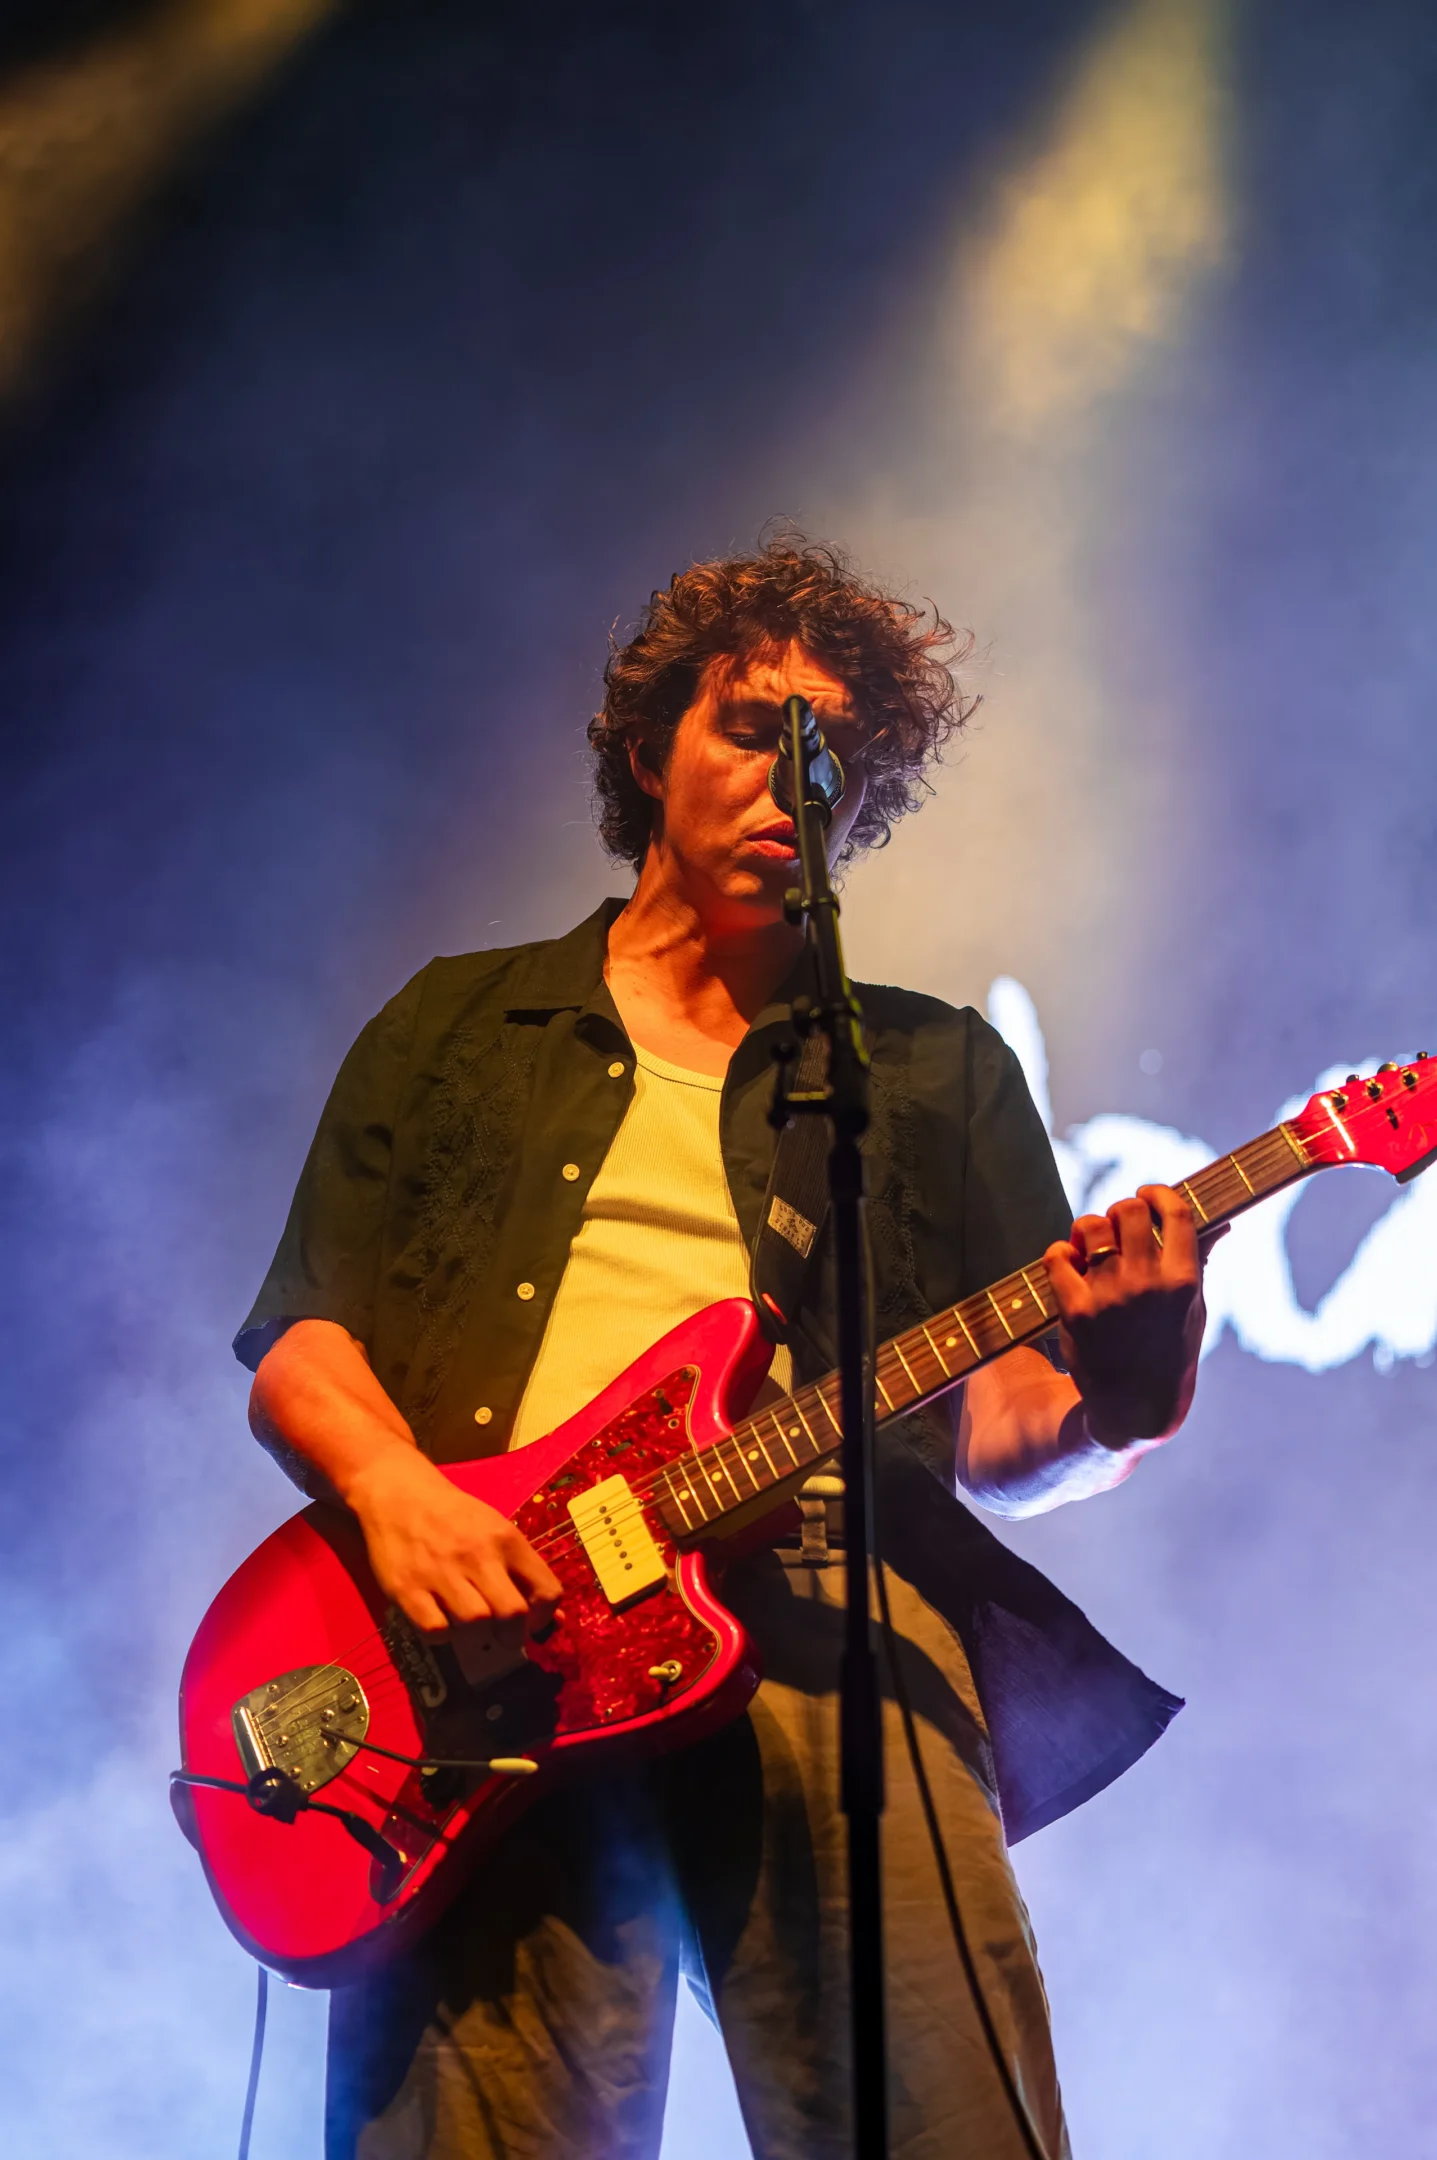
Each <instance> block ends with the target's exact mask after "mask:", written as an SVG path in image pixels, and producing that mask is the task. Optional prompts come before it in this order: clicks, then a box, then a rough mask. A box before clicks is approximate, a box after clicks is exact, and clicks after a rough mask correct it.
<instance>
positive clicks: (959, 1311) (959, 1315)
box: [953, 1305, 983, 1364]
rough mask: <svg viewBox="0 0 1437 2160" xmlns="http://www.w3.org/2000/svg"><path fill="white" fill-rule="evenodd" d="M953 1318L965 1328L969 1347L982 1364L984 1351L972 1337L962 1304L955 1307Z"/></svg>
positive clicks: (964, 1331)
mask: <svg viewBox="0 0 1437 2160" xmlns="http://www.w3.org/2000/svg"><path fill="white" fill-rule="evenodd" d="M953 1318H954V1320H955V1321H956V1322H957V1324H958V1326H959V1327H960V1328H962V1330H963V1333H964V1334H965V1335H966V1336H967V1338H968V1348H969V1349H970V1350H971V1351H972V1353H973V1355H974V1357H975V1358H977V1359H978V1361H979V1362H980V1364H981V1362H982V1358H983V1353H982V1351H981V1350H980V1349H979V1348H978V1345H977V1343H975V1342H974V1340H973V1337H972V1335H971V1333H970V1332H969V1328H968V1323H967V1321H966V1320H965V1319H964V1318H963V1308H962V1306H961V1305H955V1306H954V1307H953Z"/></svg>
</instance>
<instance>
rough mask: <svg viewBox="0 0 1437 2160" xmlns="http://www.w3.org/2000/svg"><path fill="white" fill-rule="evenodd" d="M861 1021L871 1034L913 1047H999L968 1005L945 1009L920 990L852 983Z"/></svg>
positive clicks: (938, 1000) (998, 1040) (993, 1032)
mask: <svg viewBox="0 0 1437 2160" xmlns="http://www.w3.org/2000/svg"><path fill="white" fill-rule="evenodd" d="M853 987H854V991H855V993H856V994H857V997H858V1002H859V1004H860V1005H861V1006H862V1007H863V1014H864V1018H865V1019H866V1020H867V1022H868V1024H869V1026H870V1028H872V1029H873V1031H874V1032H875V1034H878V1035H880V1036H882V1035H889V1036H893V1037H895V1038H903V1037H907V1038H909V1039H911V1040H912V1041H913V1042H915V1043H928V1042H933V1043H943V1044H945V1045H946V1046H947V1047H949V1048H950V1049H952V1048H954V1047H956V1046H957V1045H959V1044H962V1045H964V1046H966V1045H967V1044H968V1043H969V1042H973V1043H984V1044H986V1043H987V1042H988V1041H990V1040H991V1041H992V1042H994V1043H999V1044H1001V1043H1002V1040H1003V1038H1002V1037H1001V1035H999V1034H998V1032H997V1030H996V1028H993V1027H990V1025H989V1023H988V1022H987V1021H986V1020H985V1019H984V1018H983V1015H982V1014H981V1013H979V1012H975V1011H974V1009H973V1007H972V1006H971V1005H949V1004H947V1003H945V1001H944V1000H943V999H942V998H936V997H929V996H928V995H927V994H926V993H925V992H924V991H921V990H903V989H900V988H899V987H898V986H897V985H896V984H893V983H867V982H865V983H855V984H854V986H853Z"/></svg>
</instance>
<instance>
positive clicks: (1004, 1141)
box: [963, 1013, 1073, 1295]
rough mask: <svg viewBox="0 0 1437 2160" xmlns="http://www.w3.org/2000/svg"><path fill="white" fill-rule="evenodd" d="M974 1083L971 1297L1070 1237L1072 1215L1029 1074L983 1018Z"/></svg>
mask: <svg viewBox="0 0 1437 2160" xmlns="http://www.w3.org/2000/svg"><path fill="white" fill-rule="evenodd" d="M967 1078H968V1102H969V1105H970V1110H969V1123H968V1158H967V1165H966V1174H965V1178H964V1192H963V1212H964V1226H963V1228H964V1236H963V1257H964V1273H965V1275H966V1277H967V1282H966V1284H965V1292H966V1293H967V1294H970V1295H971V1294H972V1293H973V1292H975V1291H978V1290H982V1289H985V1288H986V1287H987V1285H988V1284H989V1283H994V1282H998V1281H999V1280H1000V1279H1001V1278H1002V1277H1003V1276H1004V1275H1011V1274H1013V1273H1014V1272H1015V1271H1016V1270H1017V1269H1018V1268H1021V1267H1027V1266H1028V1265H1029V1264H1030V1262H1032V1261H1034V1260H1036V1259H1038V1258H1039V1257H1040V1255H1041V1254H1042V1253H1043V1252H1045V1251H1046V1249H1047V1247H1048V1246H1049V1245H1051V1244H1052V1243H1053V1241H1054V1239H1055V1238H1065V1237H1066V1236H1067V1235H1068V1232H1069V1231H1070V1230H1071V1228H1072V1226H1073V1211H1072V1209H1071V1207H1070V1206H1069V1204H1068V1197H1067V1194H1066V1193H1065V1192H1064V1190H1063V1181H1062V1179H1061V1178H1060V1177H1059V1175H1058V1165H1057V1163H1056V1162H1055V1161H1054V1159H1053V1148H1052V1143H1051V1141H1050V1140H1049V1138H1048V1135H1047V1133H1046V1131H1045V1130H1044V1128H1043V1121H1042V1119H1041V1118H1040V1117H1039V1115H1038V1112H1037V1109H1036V1108H1035V1106H1034V1103H1033V1098H1032V1096H1031V1095H1030V1094H1029V1093H1028V1083H1027V1081H1026V1080H1025V1079H1024V1077H1023V1068H1022V1066H1021V1065H1020V1064H1019V1063H1018V1060H1017V1058H1016V1057H1015V1056H1014V1055H1013V1052H1012V1051H1011V1050H1010V1049H1009V1047H1008V1045H1007V1044H1006V1043H1005V1042H1004V1040H1003V1038H1002V1036H1001V1035H1000V1034H999V1033H998V1031H997V1030H996V1028H993V1027H990V1026H989V1024H988V1022H987V1021H986V1020H983V1019H980V1018H979V1017H978V1015H977V1014H976V1013H975V1014H973V1015H972V1016H971V1026H970V1030H969V1036H968V1075H967Z"/></svg>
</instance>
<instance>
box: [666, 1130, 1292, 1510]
mask: <svg viewBox="0 0 1437 2160" xmlns="http://www.w3.org/2000/svg"><path fill="white" fill-rule="evenodd" d="M1315 1167H1316V1165H1314V1164H1313V1163H1312V1162H1310V1161H1309V1159H1308V1156H1307V1154H1306V1151H1305V1150H1304V1148H1303V1145H1302V1142H1301V1141H1300V1140H1299V1139H1298V1137H1297V1134H1296V1133H1295V1132H1294V1131H1293V1130H1292V1128H1291V1127H1290V1126H1288V1125H1277V1126H1274V1128H1273V1130H1272V1131H1271V1132H1266V1133H1263V1134H1262V1135H1261V1137H1260V1138H1259V1139H1256V1140H1252V1141H1249V1142H1248V1145H1247V1146H1246V1147H1243V1148H1239V1149H1238V1150H1237V1152H1236V1153H1235V1154H1232V1155H1224V1156H1223V1157H1222V1158H1221V1160H1220V1161H1218V1162H1214V1163H1209V1164H1208V1166H1207V1168H1206V1169H1205V1170H1199V1171H1197V1172H1196V1173H1195V1174H1194V1175H1193V1176H1192V1177H1190V1178H1184V1179H1183V1181H1182V1183H1181V1184H1180V1185H1179V1186H1178V1187H1177V1188H1176V1189H1177V1191H1178V1192H1180V1193H1183V1194H1185V1195H1186V1197H1187V1198H1188V1200H1190V1201H1191V1203H1192V1208H1193V1213H1194V1214H1195V1216H1196V1217H1197V1223H1198V1228H1199V1230H1202V1229H1204V1228H1211V1227H1213V1226H1215V1225H1216V1224H1218V1223H1223V1222H1227V1221H1229V1220H1230V1219H1231V1218H1232V1217H1233V1216H1234V1215H1240V1214H1241V1213H1242V1212H1243V1210H1244V1209H1245V1208H1249V1207H1252V1206H1253V1205H1254V1203H1255V1202H1256V1201H1259V1200H1265V1199H1266V1198H1267V1197H1268V1195H1269V1194H1270V1193H1275V1192H1279V1191H1280V1190H1281V1189H1282V1187H1283V1186H1284V1185H1291V1184H1293V1183H1294V1182H1295V1180H1296V1179H1298V1178H1301V1177H1306V1176H1307V1174H1308V1172H1309V1171H1310V1170H1312V1169H1314V1168H1315ZM1057 1319H1058V1301H1057V1299H1056V1298H1055V1297H1054V1295H1053V1289H1052V1285H1051V1283H1050V1282H1049V1280H1048V1271H1047V1269H1046V1267H1045V1266H1044V1265H1043V1262H1042V1261H1041V1260H1035V1261H1033V1262H1032V1263H1031V1264H1030V1265H1029V1266H1028V1267H1024V1268H1019V1269H1018V1271H1017V1273H1016V1274H1014V1275H1006V1276H1004V1278H1003V1280H1002V1281H1001V1282H996V1283H992V1284H990V1286H989V1287H988V1289H986V1290H980V1291H979V1292H978V1293H977V1295H976V1296H974V1297H970V1298H965V1299H964V1300H963V1302H962V1304H960V1305H951V1306H949V1308H948V1309H947V1311H946V1312H941V1313H935V1314H933V1316H932V1317H931V1318H930V1319H928V1320H925V1321H922V1322H920V1324H919V1325H918V1326H917V1327H913V1328H909V1329H908V1331H907V1332H906V1333H905V1334H902V1335H895V1336H894V1337H893V1338H892V1340H891V1341H889V1342H886V1343H884V1344H882V1346H881V1347H880V1349H879V1351H878V1355H877V1358H876V1361H875V1369H874V1387H875V1401H874V1417H875V1421H876V1422H877V1423H878V1424H880V1425H883V1424H886V1423H887V1422H888V1421H889V1419H890V1418H896V1417H902V1416H903V1415H904V1413H905V1412H906V1411H909V1410H914V1409H916V1408H917V1407H918V1405H919V1404H920V1403H925V1402H929V1401H931V1400H932V1398H933V1397H934V1396H936V1395H941V1394H942V1393H943V1392H944V1390H945V1389H947V1388H951V1387H956V1386H957V1385H958V1383H959V1381H960V1380H964V1379H966V1378H967V1376H968V1375H969V1373H972V1372H976V1371H977V1370H978V1367H979V1366H980V1365H986V1364H988V1363H990V1361H991V1360H992V1359H993V1358H997V1357H1001V1356H1002V1355H1003V1353H1004V1351H1005V1350H1011V1349H1012V1348H1013V1347H1014V1345H1015V1344H1017V1343H1024V1342H1032V1341H1033V1340H1034V1339H1035V1338H1036V1337H1037V1336H1039V1335H1042V1334H1045V1333H1046V1332H1047V1330H1048V1329H1049V1328H1051V1327H1053V1326H1054V1325H1056V1322H1057ZM842 1438H843V1429H842V1421H841V1416H840V1409H839V1379H838V1374H837V1373H836V1372H830V1373H827V1374H825V1376H824V1377H823V1379H821V1380H815V1381H813V1382H812V1383H811V1384H810V1385H809V1386H807V1387H802V1388H800V1389H799V1390H798V1392H797V1393H796V1394H793V1395H789V1396H786V1397H785V1398H784V1400H783V1401H781V1402H775V1403H771V1404H769V1406H768V1407H767V1408H766V1409H764V1410H760V1411H758V1412H756V1413H755V1415H754V1416H753V1417H750V1418H746V1419H745V1420H744V1422H743V1423H742V1424H740V1425H737V1426H735V1428H734V1430H733V1432H732V1433H730V1434H728V1435H727V1436H726V1437H725V1438H724V1439H722V1440H718V1441H715V1442H714V1444H713V1445H712V1446H710V1447H705V1448H693V1449H690V1450H689V1452H688V1453H687V1454H685V1455H680V1456H678V1457H677V1458H676V1459H675V1460H674V1461H673V1462H672V1463H670V1464H669V1465H668V1467H667V1469H665V1470H664V1471H663V1472H662V1473H661V1475H660V1476H659V1478H658V1480H657V1484H656V1488H655V1491H654V1499H655V1501H656V1502H657V1504H658V1507H659V1512H660V1513H661V1515H662V1516H663V1518H664V1520H665V1522H666V1523H667V1525H668V1527H669V1529H670V1530H671V1531H672V1533H673V1535H674V1536H675V1537H676V1538H686V1537H693V1536H700V1535H702V1534H703V1532H704V1531H705V1530H716V1529H717V1528H718V1527H719V1526H720V1525H721V1524H722V1523H723V1522H724V1520H725V1518H726V1517H728V1516H731V1515H733V1514H735V1513H737V1511H738V1510H739V1509H740V1508H746V1509H749V1510H750V1511H753V1504H754V1502H755V1501H757V1500H759V1499H760V1497H761V1496H763V1495H765V1494H772V1495H773V1498H774V1501H775V1504H777V1502H778V1501H779V1500H781V1499H782V1498H783V1497H784V1496H785V1495H784V1491H783V1490H782V1488H787V1489H788V1490H789V1491H791V1490H793V1489H794V1487H795V1485H796V1484H797V1483H799V1482H801V1480H802V1479H803V1478H804V1477H805V1476H807V1475H808V1473H809V1472H810V1471H811V1470H813V1469H815V1468H816V1467H817V1465H818V1464H819V1463H821V1462H823V1461H824V1460H825V1458H826V1457H828V1456H830V1455H832V1454H833V1453H834V1452H835V1451H836V1450H837V1448H838V1447H839V1445H840V1443H841V1441H842Z"/></svg>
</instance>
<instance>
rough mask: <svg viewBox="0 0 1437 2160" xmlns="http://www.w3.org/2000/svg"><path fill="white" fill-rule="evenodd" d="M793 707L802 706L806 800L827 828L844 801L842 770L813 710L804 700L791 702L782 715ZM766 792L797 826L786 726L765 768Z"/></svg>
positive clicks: (800, 722) (801, 719)
mask: <svg viewBox="0 0 1437 2160" xmlns="http://www.w3.org/2000/svg"><path fill="white" fill-rule="evenodd" d="M793 705H801V706H802V713H801V715H800V720H799V725H800V729H801V731H802V735H803V747H804V749H805V750H806V751H807V753H808V788H809V797H808V799H809V801H810V802H811V803H812V804H813V806H814V808H815V809H816V810H817V811H818V814H819V816H820V817H821V818H822V819H823V822H824V824H825V825H826V824H827V823H828V821H829V819H830V818H831V817H832V816H833V813H834V811H835V810H836V809H837V808H838V805H839V804H840V803H841V802H842V800H843V790H844V788H845V787H846V786H847V782H846V780H845V779H844V776H843V767H842V766H841V765H840V764H839V762H838V759H837V758H836V757H835V756H834V754H833V752H832V751H831V750H830V749H829V747H828V744H827V743H826V742H825V741H824V739H823V731H822V729H821V728H820V727H819V724H818V721H817V720H816V719H815V717H814V712H813V707H812V706H811V705H810V704H809V703H808V702H807V701H806V700H805V699H802V698H790V699H789V701H788V706H786V707H785V713H787V711H788V709H789V707H791V706H793ZM768 792H769V794H770V795H771V796H772V797H773V799H774V801H775V802H776V803H777V804H778V807H779V809H780V810H782V811H784V812H785V813H786V814H787V816H789V817H791V818H793V819H794V820H795V822H797V815H798V813H797V806H796V801H795V792H796V791H795V785H794V777H793V758H792V756H791V755H790V753H789V747H788V728H787V726H785V728H784V731H783V734H782V735H781V736H780V737H779V744H778V756H777V757H776V758H775V759H774V761H773V763H772V764H771V765H770V766H769V768H768Z"/></svg>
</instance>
